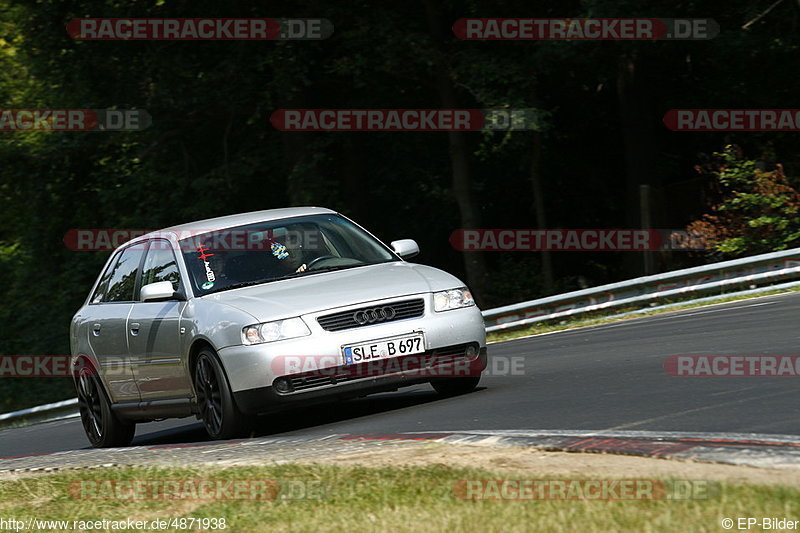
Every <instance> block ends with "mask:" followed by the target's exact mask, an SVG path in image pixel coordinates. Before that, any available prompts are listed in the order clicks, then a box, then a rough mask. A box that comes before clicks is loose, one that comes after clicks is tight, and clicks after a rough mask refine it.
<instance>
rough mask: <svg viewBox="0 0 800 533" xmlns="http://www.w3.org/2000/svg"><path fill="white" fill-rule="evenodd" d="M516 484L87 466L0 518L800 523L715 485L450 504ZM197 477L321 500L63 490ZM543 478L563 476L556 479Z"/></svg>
mask: <svg viewBox="0 0 800 533" xmlns="http://www.w3.org/2000/svg"><path fill="white" fill-rule="evenodd" d="M525 477H526V476H525V475H517V476H514V475H509V474H508V473H507V472H506V473H504V474H500V473H498V472H491V471H487V470H482V469H472V468H470V469H463V468H451V467H445V466H441V465H439V466H429V467H408V468H365V467H340V466H303V465H292V464H289V465H281V466H270V467H233V468H227V469H212V470H211V471H209V470H208V469H203V470H201V469H197V468H195V469H192V468H188V469H187V468H157V469H154V468H114V469H99V470H98V469H93V470H81V471H69V472H63V473H56V474H43V475H35V476H33V477H28V478H22V479H17V480H9V481H0V518H4V519H6V520H8V519H15V520H22V521H26V522H27V520H28V519H29V518H36V519H39V520H69V521H72V520H102V519H106V520H127V519H129V518H130V519H135V520H147V521H150V520H153V519H156V518H161V519H172V518H180V517H193V518H225V520H226V525H227V528H226V530H227V531H234V532H237V533H238V532H250V531H292V532H303V531H348V532H361V531H381V532H414V533H419V532H427V531H448V532H450V531H452V532H462V531H463V532H472V531H486V532H492V531H498V532H499V531H503V532H513V531H548V532H552V533H558V532H571V531H585V532H595V531H596V532H608V531H635V532H651V531H653V532H655V531H658V532H670V531H675V532H687V531H714V532H717V531H721V530H722V529H721V527H720V521H721V519H722V518H724V517H732V518H734V519H736V518H737V517H739V516H745V517H746V516H753V517H763V516H774V517H786V518H800V490H797V489H794V488H787V487H780V486H763V485H748V484H744V483H720V484H718V485H715V486H714V488H715V490H713V491H711V494H712V496H711V498H709V499H706V500H680V501H677V500H660V501H612V502H608V501H528V502H521V501H477V502H476V501H464V500H461V499H458V498H456V497H455V496H454V494H453V485H454V483H456V482H457V481H459V480H464V479H502V478H511V479H524V478H525ZM527 477H530V474H528V476H527ZM200 478H203V479H221V478H225V479H238V480H241V479H261V480H264V479H277V480H284V483H285V482H286V481H285V480H293V481H294V482H295V483H297V482H298V480H301V481H309V482H314V483H316V484H317V486H321V487H324V491H323V492H324V497H323V498H322V499H306V500H280V499H276V500H272V501H141V500H139V501H130V500H127V501H126V500H108V501H86V500H84V499H80V498H75V497H73V496H71V495H70V494H71V493H70V490H69V487H70V486H71V484H73V485H74V483H80V482H86V481H96V482H99V481H101V480H108V479H113V480H135V479H147V480H154V479H170V480H176V479H200ZM536 478H537V479H547V478H548V476H546V475H544V474H541V473H537V475H536ZM551 478H553V479H563V475H562V476H561V477H560V478H559V477H558V476H551ZM295 494H300V492H295ZM6 529H8V528H6ZM200 529H201V530H207V529H202V528H200ZM40 530H42V531H46V530H47V529H46V528H44V529H40ZM67 530H69V531H74V529H72V528H69V529H67ZM95 530H96V529H95ZM148 530H150V529H148ZM164 530H165V531H175V530H176V529H175V528H172V529H170V528H167V529H164ZM194 530H195V531H196V530H198V528H196V527H195V528H194ZM218 530H222V529H221V528H218ZM100 531H103V529H100Z"/></svg>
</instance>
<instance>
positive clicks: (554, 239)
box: [450, 228, 707, 252]
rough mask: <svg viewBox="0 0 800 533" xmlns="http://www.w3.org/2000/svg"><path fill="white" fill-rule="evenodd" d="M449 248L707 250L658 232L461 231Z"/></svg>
mask: <svg viewBox="0 0 800 533" xmlns="http://www.w3.org/2000/svg"><path fill="white" fill-rule="evenodd" d="M450 245H451V246H452V247H453V248H454V249H456V250H459V251H462V252H491V251H523V252H536V251H544V250H548V251H633V252H635V251H655V250H704V249H706V247H707V244H706V242H705V240H704V239H703V238H701V236H699V235H693V234H692V233H690V232H687V231H684V230H663V229H662V230H658V229H545V230H537V229H510V228H509V229H459V230H456V231H454V232H453V233H452V234H451V235H450Z"/></svg>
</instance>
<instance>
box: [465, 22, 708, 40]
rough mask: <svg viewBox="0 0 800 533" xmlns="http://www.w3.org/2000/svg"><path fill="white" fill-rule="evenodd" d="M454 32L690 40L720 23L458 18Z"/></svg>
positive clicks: (487, 36)
mask: <svg viewBox="0 0 800 533" xmlns="http://www.w3.org/2000/svg"><path fill="white" fill-rule="evenodd" d="M453 34H454V35H455V36H456V37H457V38H459V39H463V40H477V41H505V40H511V41H548V40H549V41H654V40H679V41H680V40H687V41H692V40H706V39H713V38H714V37H716V36H717V35H719V24H717V23H716V21H714V19H699V18H695V19H663V18H461V19H458V20H457V21H456V22H455V23H454V24H453Z"/></svg>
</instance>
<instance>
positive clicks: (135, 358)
mask: <svg viewBox="0 0 800 533" xmlns="http://www.w3.org/2000/svg"><path fill="white" fill-rule="evenodd" d="M159 281H170V282H172V286H173V288H174V289H175V291H178V292H180V291H181V283H182V281H181V276H180V271H179V269H178V262H177V259H176V255H175V252H174V251H173V249H172V245H171V243H170V242H169V241H168V240H166V239H154V240H152V241H151V242H150V245H149V247H148V250H147V255H146V256H145V260H144V266H143V267H142V281H141V285H140V286H141V287H144V286H145V285H148V284H150V283H157V282H159ZM137 300H140V298H138V297H137ZM186 305H187V302H186V301H185V300H177V299H175V300H164V301H151V302H142V301H137V302H136V303H134V304H133V308H132V309H131V312H130V315H129V316H128V328H127V335H128V346H129V350H130V354H131V363H132V366H133V374H134V377H135V378H136V384H137V386H138V388H139V393H140V395H141V397H142V401H148V400H158V399H168V398H190V397H191V396H192V387H191V382H190V379H189V372H187V369H186V361H184V360H183V359H182V358H181V353H182V346H181V341H182V338H181V334H180V318H181V314H182V313H183V310H184V309H185V307H186Z"/></svg>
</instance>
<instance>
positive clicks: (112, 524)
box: [0, 516, 230, 531]
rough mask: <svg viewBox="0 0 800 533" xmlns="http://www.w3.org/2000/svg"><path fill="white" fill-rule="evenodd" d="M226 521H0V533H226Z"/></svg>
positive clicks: (163, 519) (191, 518)
mask: <svg viewBox="0 0 800 533" xmlns="http://www.w3.org/2000/svg"><path fill="white" fill-rule="evenodd" d="M229 525H230V524H228V521H227V519H226V518H215V517H213V518H206V517H199V518H198V517H191V516H184V517H179V518H155V519H153V520H137V519H134V518H125V519H121V520H111V519H108V518H103V519H89V520H49V519H41V518H28V519H27V520H17V519H15V518H4V517H0V531H186V530H189V531H225V530H226V529H227V528H228V526H229Z"/></svg>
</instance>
